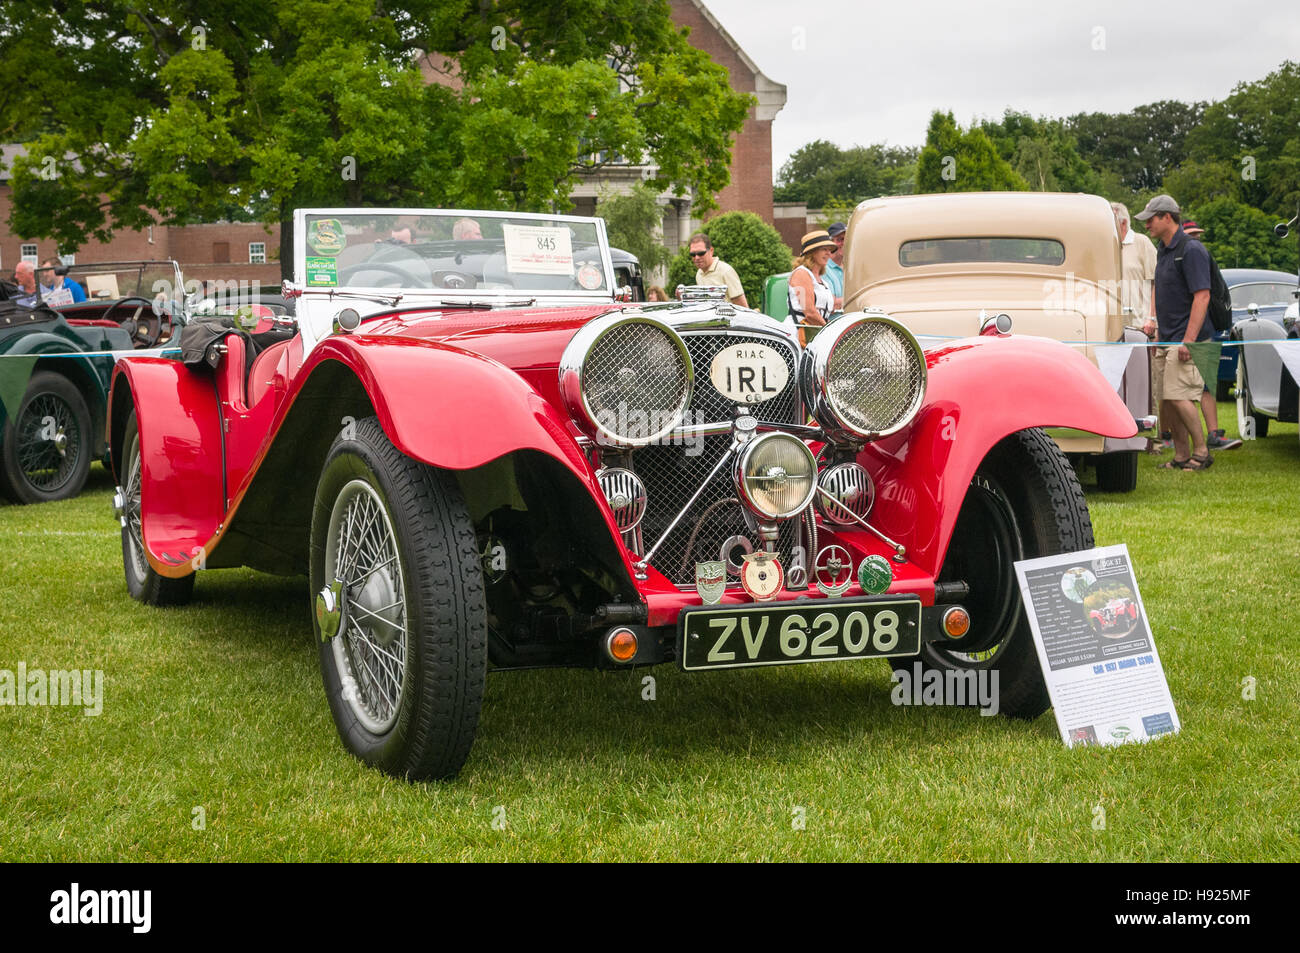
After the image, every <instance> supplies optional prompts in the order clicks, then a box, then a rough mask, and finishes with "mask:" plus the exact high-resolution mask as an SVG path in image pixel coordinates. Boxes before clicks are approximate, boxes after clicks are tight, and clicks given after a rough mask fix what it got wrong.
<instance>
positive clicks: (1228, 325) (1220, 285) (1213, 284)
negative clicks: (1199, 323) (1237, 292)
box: [1205, 248, 1232, 331]
mask: <svg viewBox="0 0 1300 953" xmlns="http://www.w3.org/2000/svg"><path fill="white" fill-rule="evenodd" d="M1205 251H1206V254H1209V251H1210V250H1209V249H1208V248H1207V249H1206V250H1205ZM1205 314H1206V316H1207V317H1208V318H1209V319H1210V320H1211V321H1212V322H1214V330H1216V331H1231V330H1232V292H1231V291H1229V290H1228V283H1227V282H1226V281H1224V280H1223V272H1221V271H1219V263H1218V262H1217V261H1215V260H1214V256H1213V255H1210V306H1209V307H1208V308H1207V309H1206V311H1205Z"/></svg>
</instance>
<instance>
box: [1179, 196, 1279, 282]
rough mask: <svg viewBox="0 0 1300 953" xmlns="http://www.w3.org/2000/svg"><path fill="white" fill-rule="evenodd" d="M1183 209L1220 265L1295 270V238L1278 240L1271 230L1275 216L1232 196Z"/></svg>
mask: <svg viewBox="0 0 1300 953" xmlns="http://www.w3.org/2000/svg"><path fill="white" fill-rule="evenodd" d="M1183 209H1184V211H1185V213H1186V214H1185V216H1184V218H1189V219H1193V220H1194V221H1195V222H1196V223H1197V224H1198V225H1200V226H1201V227H1202V228H1204V229H1205V235H1204V236H1203V239H1202V240H1203V241H1204V242H1205V247H1206V248H1208V249H1209V250H1210V254H1212V255H1213V256H1214V260H1215V261H1217V262H1218V263H1219V267H1220V268H1274V269H1277V270H1278V271H1294V270H1295V265H1296V259H1295V242H1294V241H1292V240H1287V241H1280V240H1278V238H1277V236H1275V235H1274V234H1273V225H1274V223H1276V221H1277V219H1276V217H1274V216H1271V215H1268V214H1265V213H1264V212H1261V211H1260V210H1259V209H1257V208H1252V207H1251V206H1249V205H1247V204H1245V203H1244V202H1240V201H1238V200H1236V199H1232V198H1217V199H1214V200H1213V201H1210V202H1207V203H1205V204H1204V205H1194V206H1183Z"/></svg>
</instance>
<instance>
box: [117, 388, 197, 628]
mask: <svg viewBox="0 0 1300 953" xmlns="http://www.w3.org/2000/svg"><path fill="white" fill-rule="evenodd" d="M122 440H123V446H124V450H123V453H122V486H121V488H120V490H119V491H118V492H120V493H121V494H122V524H123V525H122V573H123V575H125V576H126V591H127V592H129V593H130V594H131V598H132V599H135V600H137V601H139V602H143V603H144V604H145V605H150V606H180V605H184V604H185V603H187V602H189V601H190V598H191V597H192V596H193V595H194V573H190V574H189V575H188V576H182V577H180V578H179V579H173V578H171V577H169V576H161V575H159V574H158V573H157V571H155V570H154V568H153V567H152V566H150V565H149V560H148V559H146V558H145V554H144V538H143V537H142V536H141V530H140V490H141V466H140V427H139V424H138V423H137V422H136V419H135V411H132V412H131V416H130V417H129V418H127V421H126V429H125V430H124V431H123V433H122Z"/></svg>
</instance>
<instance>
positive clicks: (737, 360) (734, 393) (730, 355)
mask: <svg viewBox="0 0 1300 953" xmlns="http://www.w3.org/2000/svg"><path fill="white" fill-rule="evenodd" d="M709 380H711V381H712V382H713V386H714V388H715V389H716V390H717V392H718V393H719V394H721V395H722V396H723V397H725V398H727V399H728V400H730V401H732V402H733V403H736V404H761V403H763V401H765V400H771V399H772V398H773V397H776V396H777V395H778V394H780V393H781V392H782V391H783V390H785V385H786V384H787V383H789V381H790V368H789V367H787V366H786V363H785V358H783V357H782V356H781V353H780V352H779V351H778V350H777V349H776V348H775V347H769V346H768V345H766V344H729V345H728V346H726V347H724V348H723V349H722V350H721V351H719V352H718V353H717V354H715V355H714V356H713V364H712V365H711V366H710V367H709Z"/></svg>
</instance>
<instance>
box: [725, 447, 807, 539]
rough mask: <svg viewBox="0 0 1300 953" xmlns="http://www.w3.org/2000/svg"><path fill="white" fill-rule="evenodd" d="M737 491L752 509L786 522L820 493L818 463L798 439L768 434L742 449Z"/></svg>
mask: <svg viewBox="0 0 1300 953" xmlns="http://www.w3.org/2000/svg"><path fill="white" fill-rule="evenodd" d="M735 475H736V488H737V489H738V490H739V491H740V495H741V498H742V499H743V500H744V501H745V503H746V504H748V505H749V507H750V508H751V509H753V510H754V511H756V512H757V513H759V514H760V515H761V516H766V517H767V518H768V519H776V520H782V519H787V518H789V517H791V516H794V515H795V514H796V513H798V512H800V511H801V510H803V509H804V507H806V506H807V505H808V504H809V503H810V502H811V501H812V498H813V494H814V493H816V492H817V461H816V460H815V459H814V458H813V455H812V451H811V450H809V449H808V447H807V446H806V445H805V444H804V442H803V441H802V440H800V439H799V438H798V437H792V436H790V434H786V433H777V432H774V433H765V434H763V435H762V436H759V437H754V438H753V439H752V440H750V441H748V442H747V443H746V444H745V445H744V447H743V448H741V451H740V456H739V457H737V459H736V474H735Z"/></svg>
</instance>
